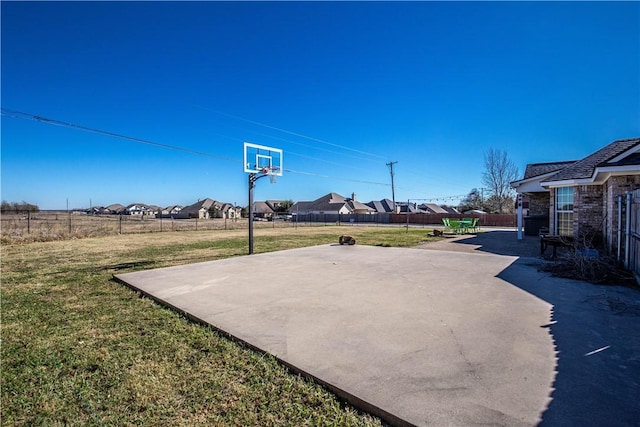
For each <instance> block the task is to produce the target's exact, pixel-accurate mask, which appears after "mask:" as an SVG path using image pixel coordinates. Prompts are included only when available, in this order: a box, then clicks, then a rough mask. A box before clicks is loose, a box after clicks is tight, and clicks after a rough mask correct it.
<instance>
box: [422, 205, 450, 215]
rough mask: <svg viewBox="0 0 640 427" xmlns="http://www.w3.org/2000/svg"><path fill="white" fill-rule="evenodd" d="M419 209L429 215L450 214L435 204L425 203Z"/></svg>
mask: <svg viewBox="0 0 640 427" xmlns="http://www.w3.org/2000/svg"><path fill="white" fill-rule="evenodd" d="M418 207H419V208H420V209H422V210H424V211H426V212H429V213H449V212H448V211H447V210H446V209H442V208H441V207H440V206H438V205H436V204H435V203H423V204H421V205H420V206H418Z"/></svg>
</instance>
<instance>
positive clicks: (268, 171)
mask: <svg viewBox="0 0 640 427" xmlns="http://www.w3.org/2000/svg"><path fill="white" fill-rule="evenodd" d="M276 170H277V168H262V170H261V171H260V172H261V173H262V174H264V175H268V176H269V182H270V183H271V184H275V183H276V182H277V180H278V175H277V174H276Z"/></svg>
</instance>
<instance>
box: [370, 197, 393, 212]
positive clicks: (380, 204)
mask: <svg viewBox="0 0 640 427" xmlns="http://www.w3.org/2000/svg"><path fill="white" fill-rule="evenodd" d="M366 205H367V206H369V207H371V208H373V209H374V210H375V211H376V212H395V209H394V208H393V200H389V199H382V200H373V201H371V202H369V203H366Z"/></svg>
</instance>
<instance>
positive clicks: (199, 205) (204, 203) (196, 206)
mask: <svg viewBox="0 0 640 427" xmlns="http://www.w3.org/2000/svg"><path fill="white" fill-rule="evenodd" d="M214 203H215V201H214V200H212V199H210V198H208V197H207V198H206V199H204V200H198V201H197V202H195V203H193V204H191V205H189V206H185V207H183V208H182V209H180V213H185V214H186V213H190V212H198V211H199V210H200V209H205V210H209V209H210V208H211V206H213V204H214Z"/></svg>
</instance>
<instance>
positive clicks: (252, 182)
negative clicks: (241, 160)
mask: <svg viewBox="0 0 640 427" xmlns="http://www.w3.org/2000/svg"><path fill="white" fill-rule="evenodd" d="M261 173H262V175H258V174H256V173H250V174H249V255H253V189H254V188H255V186H256V181H257V180H259V179H260V178H264V177H265V176H268V177H269V180H270V181H271V183H272V184H274V183H275V182H276V175H275V174H274V173H273V171H272V170H271V169H269V168H263V169H262V171H261Z"/></svg>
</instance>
